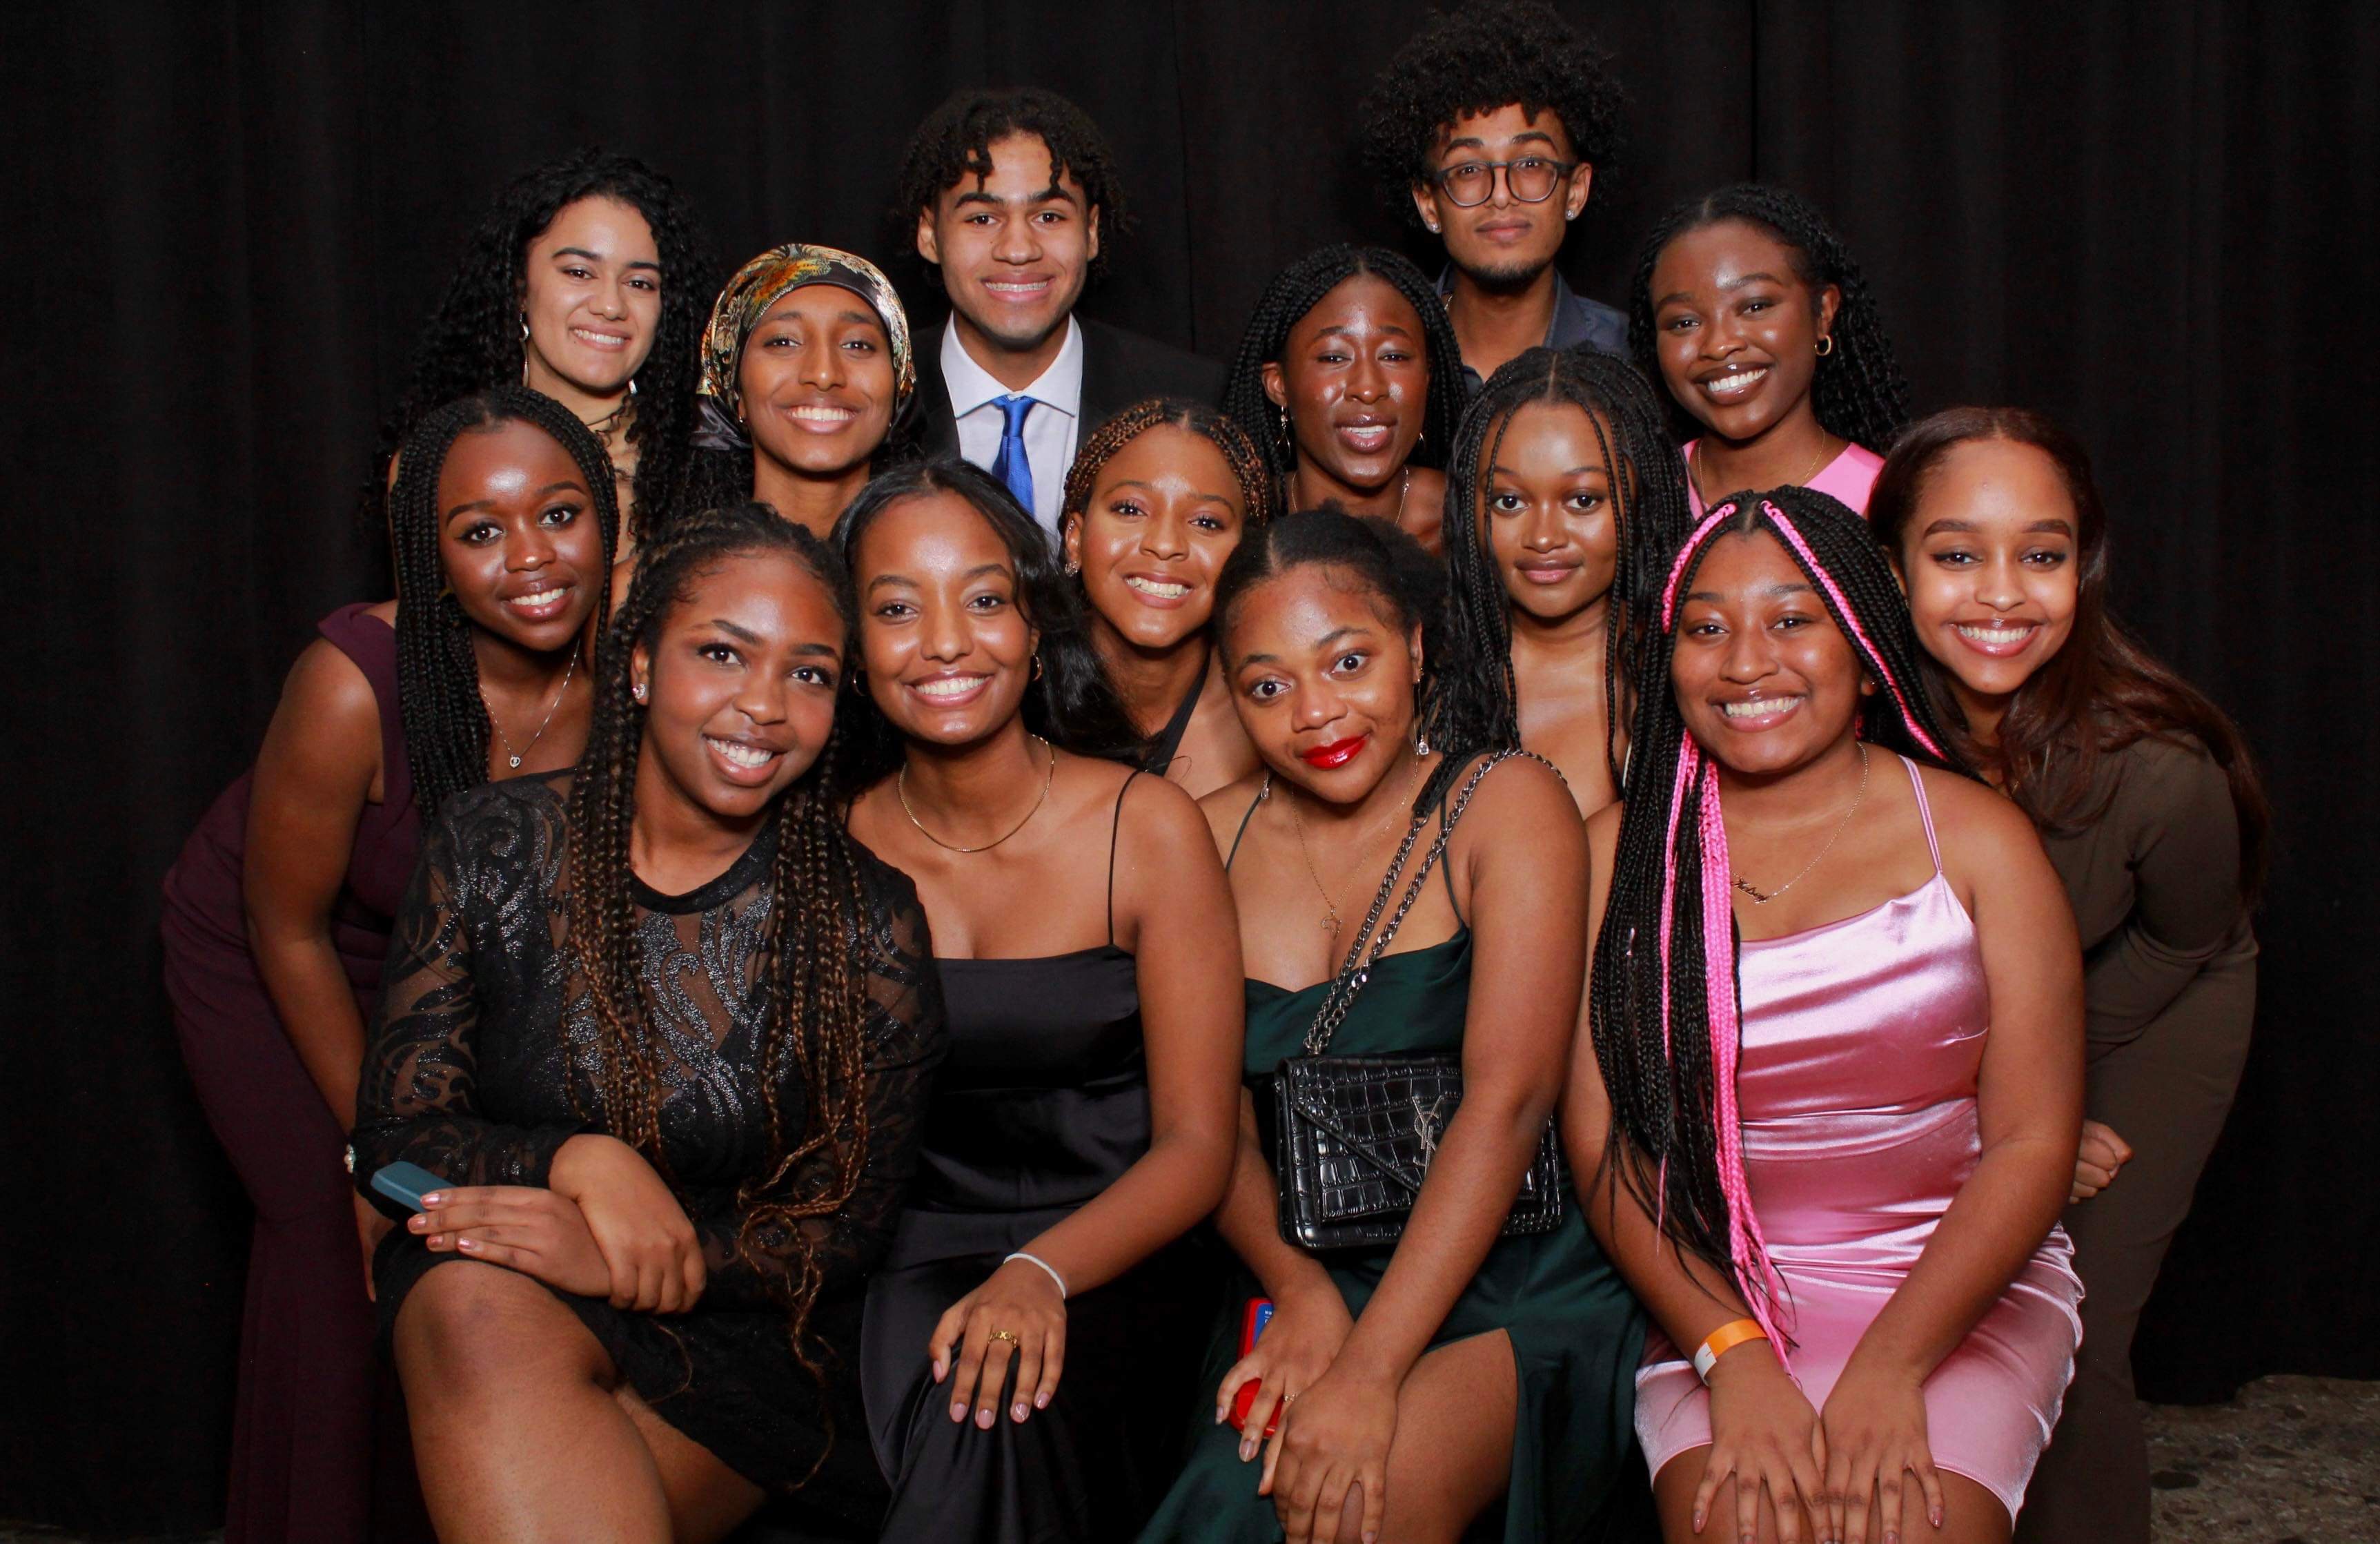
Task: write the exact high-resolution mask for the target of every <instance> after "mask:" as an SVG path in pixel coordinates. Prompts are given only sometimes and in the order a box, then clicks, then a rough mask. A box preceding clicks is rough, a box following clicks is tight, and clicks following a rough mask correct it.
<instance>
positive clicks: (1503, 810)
mask: <svg viewBox="0 0 2380 1544" xmlns="http://www.w3.org/2000/svg"><path fill="white" fill-rule="evenodd" d="M1475 775H1478V768H1477V763H1476V761H1475V762H1474V763H1473V764H1472V765H1470V766H1467V767H1465V768H1464V769H1463V771H1461V772H1457V773H1456V774H1455V778H1454V781H1453V783H1452V784H1451V785H1450V786H1449V788H1448V790H1447V791H1448V796H1450V797H1451V796H1454V795H1455V794H1456V793H1458V792H1460V791H1461V789H1462V787H1463V784H1465V783H1467V782H1469V781H1470V780H1471V779H1472V778H1473V777H1474V776H1475ZM1480 815H1486V816H1488V818H1489V819H1490V820H1492V821H1496V822H1498V823H1502V822H1504V821H1528V822H1535V821H1540V820H1547V819H1550V818H1552V817H1555V816H1560V821H1559V823H1560V825H1563V826H1566V827H1567V828H1568V829H1569V830H1570V831H1571V832H1576V831H1577V830H1578V827H1579V820H1578V801H1577V800H1575V799H1573V798H1572V797H1571V796H1570V785H1569V784H1566V783H1564V782H1563V781H1562V778H1561V773H1560V772H1556V771H1554V769H1553V768H1551V767H1549V766H1548V765H1546V763H1544V762H1543V761H1540V760H1537V759H1536V757H1534V756H1507V757H1505V758H1504V759H1503V760H1500V761H1498V762H1497V763H1496V764H1495V765H1494V766H1492V767H1490V768H1488V772H1487V773H1486V775H1485V776H1481V777H1479V785H1478V786H1477V788H1475V790H1473V792H1472V795H1471V809H1470V816H1466V817H1465V818H1466V819H1468V818H1470V817H1472V816H1480Z"/></svg>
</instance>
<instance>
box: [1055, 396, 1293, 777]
mask: <svg viewBox="0 0 2380 1544" xmlns="http://www.w3.org/2000/svg"><path fill="white" fill-rule="evenodd" d="M1271 515H1272V480H1271V479H1270V478H1269V477H1268V476H1266V475H1265V469H1264V463H1263V461H1262V460H1261V459H1260V458H1259V457H1258V456H1257V448H1256V446H1255V445H1254V444H1252V443H1250V441H1249V439H1248V437H1247V436H1246V435H1245V434H1244V433H1242V432H1240V428H1239V426H1238V425H1237V424H1235V423H1233V421H1232V420H1231V419H1227V418H1225V417H1224V416H1223V415H1222V414H1221V413H1219V412H1217V411H1216V410H1215V409H1214V408H1212V407H1208V406H1206V405H1205V404H1204V403H1198V402H1184V401H1181V400H1179V399H1176V398H1168V397H1152V398H1150V399H1149V400H1148V401H1147V402H1141V403H1135V405H1133V406H1132V407H1127V408H1125V409H1124V410H1123V412H1121V413H1118V414H1117V415H1116V416H1115V417H1113V418H1111V419H1108V421H1107V422H1105V423H1103V424H1101V425H1099V428H1098V429H1097V430H1095V431H1093V432H1092V433H1091V436H1090V438H1089V439H1087V440H1086V441H1085V442H1084V443H1083V448H1082V451H1081V453H1080V454H1079V455H1077V456H1075V465H1074V468H1073V470H1071V471H1069V472H1068V473H1067V474H1066V493H1065V502H1064V507H1063V511H1062V514H1061V515H1060V517H1059V528H1058V537H1059V544H1060V547H1061V548H1062V551H1063V552H1064V553H1065V560H1066V572H1067V574H1068V575H1069V576H1070V577H1073V578H1074V580H1075V583H1076V585H1077V586H1078V587H1080V590H1081V592H1082V598H1083V601H1084V602H1085V606H1084V609H1085V612H1086V614H1087V621H1088V622H1089V625H1090V634H1091V641H1092V643H1093V644H1094V645H1095V646H1096V647H1097V648H1098V650H1099V658H1100V660H1101V661H1102V662H1103V663H1105V664H1106V666H1107V671H1108V676H1109V679H1111V681H1113V682H1114V683H1115V686H1116V690H1117V693H1118V695H1120V696H1121V697H1122V698H1123V704H1124V711H1126V712H1128V713H1130V714H1131V715H1132V720H1133V724H1134V726H1135V728H1137V729H1138V730H1139V731H1140V732H1141V733H1142V734H1143V735H1144V736H1147V740H1148V754H1147V757H1145V758H1144V759H1143V760H1142V761H1141V766H1142V769H1143V770H1144V771H1147V772H1155V773H1156V774H1157V775H1158V776H1160V777H1163V778H1168V779H1170V780H1172V782H1174V783H1177V784H1180V785H1181V786H1182V789H1183V791H1184V793H1187V794H1188V795H1189V796H1191V797H1192V798H1201V797H1204V796H1206V795H1208V794H1211V793H1213V792H1214V791H1215V790H1216V789H1218V788H1220V787H1221V786H1222V785H1223V784H1226V783H1236V782H1238V781H1239V780H1240V779H1241V778H1243V777H1245V776H1246V775H1247V774H1248V773H1249V772H1253V771H1255V770H1256V752H1255V750H1254V749H1252V748H1250V747H1249V745H1248V737H1247V736H1246V734H1245V733H1244V732H1243V731H1242V730H1241V728H1240V721H1239V717H1238V715H1237V714H1235V713H1233V711H1232V700H1231V691H1230V688H1229V687H1227V686H1226V685H1225V683H1224V680H1223V672H1222V667H1221V662H1220V660H1219V659H1217V657H1216V654H1215V647H1214V634H1213V630H1212V629H1211V628H1210V627H1209V626H1208V623H1209V622H1211V621H1212V620H1213V618H1214V614H1215V578H1216V576H1217V575H1218V574H1220V572H1221V571H1222V567H1223V565H1224V563H1226V562H1227V561H1229V559H1230V558H1231V555H1232V553H1233V550H1234V549H1235V548H1237V547H1238V546H1239V544H1240V541H1241V538H1242V537H1244V536H1245V535H1246V533H1247V532H1248V531H1249V530H1250V529H1253V528H1255V527H1257V526H1261V525H1263V524H1264V523H1265V521H1266V520H1267V519H1269V518H1270V517H1271Z"/></svg>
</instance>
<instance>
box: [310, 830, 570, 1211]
mask: <svg viewBox="0 0 2380 1544" xmlns="http://www.w3.org/2000/svg"><path fill="white" fill-rule="evenodd" d="M561 832H562V821H561V806H560V803H559V801H558V800H557V799H556V798H555V797H554V796H553V793H552V792H551V790H549V789H547V788H544V787H542V786H537V785H531V786H528V787H526V788H524V787H522V786H520V785H518V784H511V785H506V786H504V787H503V788H493V787H491V788H481V789H475V790H473V791H471V792H470V793H468V794H466V795H464V796H461V797H459V798H457V799H456V800H455V801H454V803H453V804H452V805H450V806H449V807H448V808H446V810H444V811H443V813H442V814H441V816H440V818H439V819H437V820H435V821H431V822H429V825H428V828H427V831H426V833H425V835H426V839H425V841H424V843H423V845H422V852H421V858H420V861H419V863H418V864H417V865H416V866H415V868H414V871H413V882H412V884H411V886H410V887H409V888H408V889H407V893H406V897H405V904H404V905H403V906H402V907H401V908H399V910H398V912H397V918H396V931H395V936H394V938H393V939H392V940H391V941H390V945H389V962H388V976H387V988H386V991H385V994H384V995H383V998H382V1001H381V1007H380V1014H379V1016H378V1019H377V1021H376V1024H375V1027H374V1032H373V1035H372V1038H371V1042H370V1047H369V1048H368V1050H367V1052H366V1053H365V1056H364V1065H363V1076H362V1078H361V1080H360V1082H359V1084H358V1088H357V1095H356V1128H355V1136H354V1152H355V1173H356V1185H357V1187H358V1189H359V1190H360V1191H362V1192H363V1194H364V1195H365V1196H366V1197H367V1198H370V1199H371V1200H372V1201H373V1203H374V1204H375V1205H379V1206H381V1207H382V1209H383V1210H387V1211H390V1212H391V1214H392V1215H396V1214H398V1213H397V1211H396V1209H395V1208H393V1207H392V1206H390V1205H389V1204H388V1203H386V1202H384V1201H383V1200H382V1199H381V1198H379V1197H378V1196H377V1195H376V1194H375V1193H374V1192H373V1191H372V1190H371V1189H370V1180H371V1176H372V1173H374V1172H375V1171H376V1170H378V1169H380V1168H381V1167H382V1166H383V1165H384V1164H389V1163H394V1162H396V1161H400V1160H403V1161H410V1162H413V1163H418V1164H419V1165H420V1166H421V1167H422V1168H424V1169H427V1170H429V1171H430V1172H431V1173H433V1174H435V1175H437V1176H438V1177H439V1178H440V1179H442V1180H444V1181H446V1182H447V1183H448V1184H450V1185H544V1184H545V1183H546V1173H547V1171H548V1170H549V1168H550V1167H551V1166H552V1164H553V1155H554V1153H555V1151H556V1150H558V1149H560V1148H561V1146H562V1144H563V1143H564V1142H565V1141H567V1140H569V1139H570V1138H571V1137H574V1136H576V1135H577V1134H578V1132H579V1131H581V1130H583V1129H585V1128H584V1126H582V1125H538V1126H518V1125H504V1124H501V1123H499V1122H496V1121H493V1120H491V1119H488V1118H487V1117H486V1115H485V1113H484V1112H483V1111H482V1110H481V1109H480V1103H479V1098H478V1084H479V1076H478V1075H479V1067H480V1055H481V1046H480V1036H481V1034H482V1032H483V1029H484V1028H485V1026H484V1025H483V1008H484V1006H485V1004H486V1001H487V998H488V996H489V994H490V992H491V991H492V989H493V990H501V991H505V992H507V993H508V994H511V995H516V996H520V997H523V998H528V997H532V996H534V995H535V991H534V982H533V981H532V980H531V979H529V978H530V977H532V976H533V975H534V974H535V973H536V971H537V969H538V966H539V963H540V959H541V958H542V957H543V956H544V955H547V954H551V948H550V943H551V932H550V928H549V924H548V923H547V921H546V918H547V909H546V898H547V894H548V888H549V887H548V885H547V882H546V881H547V878H548V870H549V869H553V867H554V866H555V865H557V864H558V863H559V861H560V857H559V841H560V837H561ZM541 944H542V945H545V946H546V947H544V948H542V949H540V945H541ZM500 977H501V978H504V979H501V980H500V979H498V978H500Z"/></svg>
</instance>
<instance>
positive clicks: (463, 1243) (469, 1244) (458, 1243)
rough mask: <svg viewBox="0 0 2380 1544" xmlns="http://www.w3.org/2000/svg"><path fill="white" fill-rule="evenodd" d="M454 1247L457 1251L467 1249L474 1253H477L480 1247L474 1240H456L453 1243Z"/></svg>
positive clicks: (478, 1242)
mask: <svg viewBox="0 0 2380 1544" xmlns="http://www.w3.org/2000/svg"><path fill="white" fill-rule="evenodd" d="M455 1247H456V1248H457V1249H469V1250H471V1251H473V1252H474V1253H477V1252H478V1250H479V1247H480V1241H479V1240H478V1239H476V1238H458V1239H456V1240H455Z"/></svg>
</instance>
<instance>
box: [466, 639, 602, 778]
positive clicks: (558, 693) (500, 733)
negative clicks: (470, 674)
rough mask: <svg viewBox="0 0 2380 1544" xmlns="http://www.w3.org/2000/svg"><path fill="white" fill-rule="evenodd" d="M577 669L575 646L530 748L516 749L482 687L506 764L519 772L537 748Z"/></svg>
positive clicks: (482, 703)
mask: <svg viewBox="0 0 2380 1544" xmlns="http://www.w3.org/2000/svg"><path fill="white" fill-rule="evenodd" d="M577 669H578V650H577V649H575V648H574V649H573V650H570V665H569V668H567V669H565V671H563V673H562V685H561V686H560V687H557V688H555V690H554V693H553V701H552V702H551V703H549V704H547V706H546V710H545V717H544V718H542V719H540V720H539V721H538V725H537V733H536V734H534V735H531V736H529V737H528V750H515V749H514V748H513V737H512V736H510V735H507V734H505V733H504V720H502V719H500V718H498V717H496V705H495V704H494V703H492V702H491V701H489V700H488V688H487V687H480V707H481V708H483V709H485V710H487V714H488V722H489V723H491V724H493V725H494V726H495V731H496V738H497V739H499V740H502V741H503V742H504V765H505V766H507V767H510V768H512V769H513V770H514V771H515V772H518V771H519V770H520V764H521V759H522V758H523V757H525V756H527V755H528V753H529V751H530V750H535V749H536V748H537V742H538V741H540V740H541V739H543V738H545V726H546V725H547V724H549V723H553V715H554V711H555V710H557V709H559V708H560V707H561V706H562V694H563V693H564V692H566V691H568V690H569V689H570V677H571V675H573V674H574V673H576V672H577Z"/></svg>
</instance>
